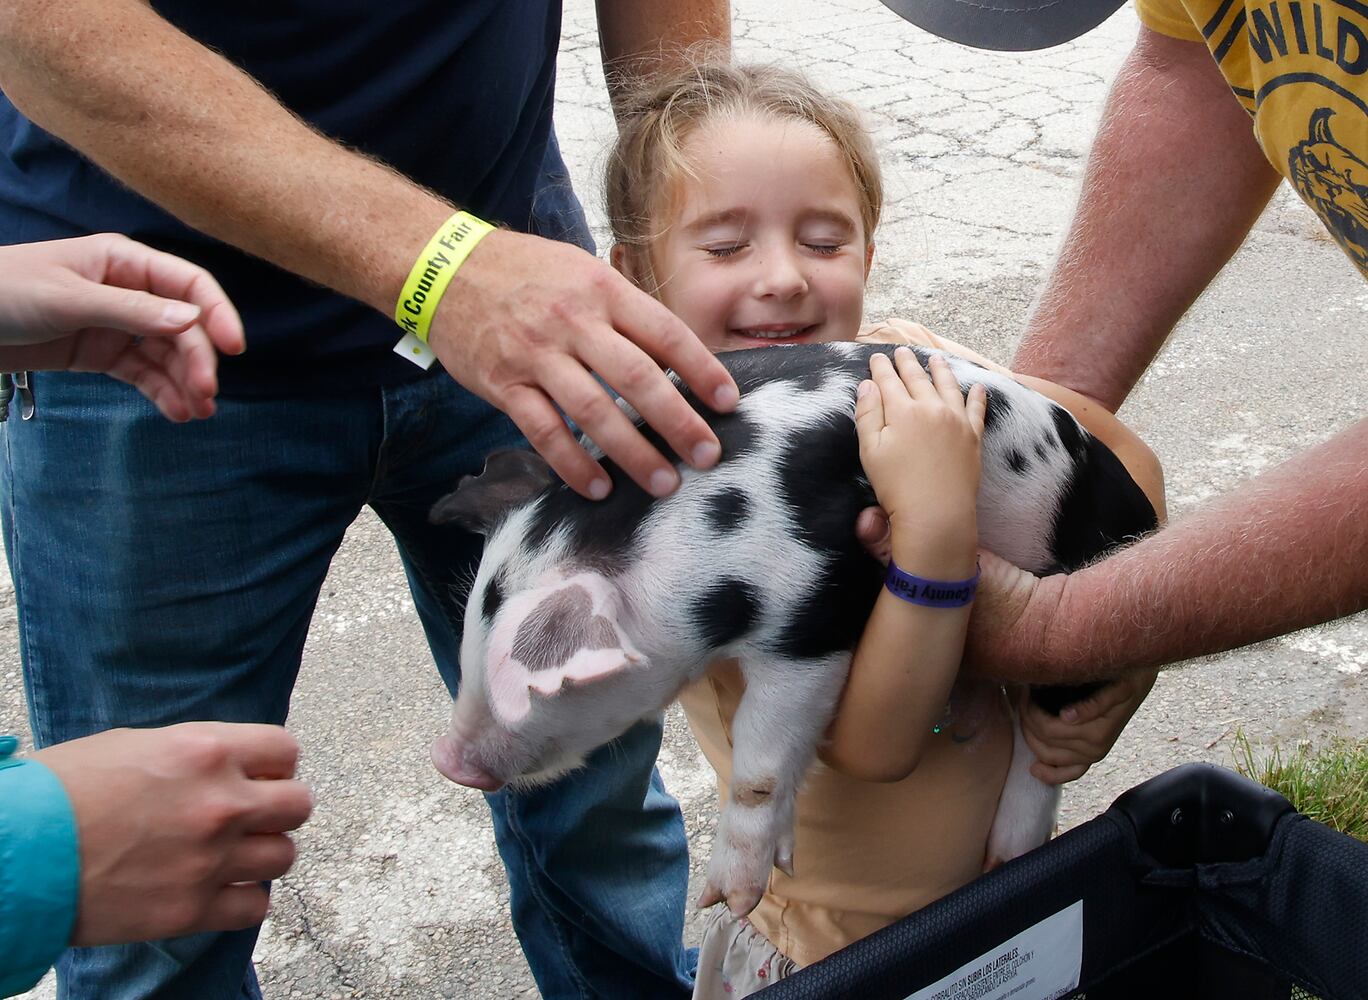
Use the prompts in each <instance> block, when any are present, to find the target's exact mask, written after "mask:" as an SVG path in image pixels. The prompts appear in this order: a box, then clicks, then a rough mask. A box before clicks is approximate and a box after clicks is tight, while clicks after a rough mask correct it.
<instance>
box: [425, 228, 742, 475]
mask: <svg viewBox="0 0 1368 1000" xmlns="http://www.w3.org/2000/svg"><path fill="white" fill-rule="evenodd" d="M428 342H429V344H430V345H431V346H432V349H433V351H434V352H435V353H436V355H437V357H438V359H439V360H440V361H441V362H442V365H443V366H444V367H445V368H446V370H447V371H448V372H449V373H451V375H452V377H454V378H455V379H456V380H457V381H459V382H460V383H461V384H462V385H464V386H465V387H466V388H468V389H470V390H471V391H472V392H474V393H476V394H477V395H479V396H481V397H483V398H484V399H486V400H488V401H489V402H490V403H492V404H493V405H494V406H497V407H498V408H499V409H501V410H503V411H504V412H505V413H507V414H508V415H509V417H511V418H512V420H513V422H514V423H515V424H517V425H518V429H519V430H521V431H522V432H523V434H524V435H525V436H526V437H527V440H528V441H529V442H530V443H531V445H532V447H533V448H535V449H536V450H537V451H538V452H539V453H540V454H541V455H542V457H544V458H545V459H546V460H547V462H548V463H549V464H550V466H551V468H552V469H554V470H555V471H556V473H557V474H559V475H560V477H561V478H562V479H564V480H565V482H566V483H567V484H568V485H569V486H570V487H571V488H572V489H574V490H575V491H576V492H578V493H581V494H583V495H584V496H587V497H591V498H594V499H599V498H601V497H603V496H606V495H607V494H608V491H609V490H610V489H611V483H610V482H609V479H608V477H607V475H605V473H604V471H603V469H602V468H601V467H600V466H599V465H598V463H597V462H596V461H595V460H594V459H593V458H592V457H591V456H590V455H589V453H588V452H586V451H585V450H584V449H583V448H581V447H580V445H579V443H578V442H577V441H576V440H575V437H574V435H572V434H571V432H570V428H569V427H568V426H567V425H566V422H565V420H564V419H563V417H562V416H561V413H562V412H563V413H564V414H565V416H566V417H569V418H570V419H571V420H573V421H574V422H575V423H576V424H577V425H578V426H579V428H580V430H582V431H584V432H585V433H586V434H587V435H588V436H589V438H590V439H591V440H592V441H593V442H594V444H596V445H598V447H599V448H601V449H602V450H603V452H604V453H605V454H606V455H607V456H608V457H609V458H611V459H613V460H614V461H615V462H617V463H618V464H619V465H620V466H621V467H622V469H623V471H625V472H626V473H627V475H628V476H630V477H631V478H632V479H633V480H634V481H635V482H636V483H637V484H638V485H639V486H641V487H642V488H643V489H645V490H647V491H648V492H650V493H652V494H653V495H655V496H665V495H667V494H669V493H671V492H672V491H673V490H674V489H675V488H676V487H677V486H678V485H679V474H678V472H676V471H675V468H674V464H673V462H672V461H670V460H668V459H667V458H666V457H665V456H664V455H662V454H661V452H660V451H659V450H658V449H657V448H656V447H655V446H654V445H653V444H651V443H650V442H649V441H648V440H647V439H646V438H645V437H644V436H643V435H642V434H641V432H640V431H638V430H637V429H636V428H635V427H634V426H633V424H632V422H631V421H630V420H629V419H628V418H627V416H626V415H625V414H624V413H623V412H622V411H621V410H620V409H619V408H618V406H617V404H616V403H615V402H614V401H613V399H612V397H611V396H610V395H609V393H608V392H607V390H605V389H604V387H603V385H602V384H600V383H599V381H598V378H601V379H602V380H603V382H604V383H606V384H607V385H608V386H609V387H611V388H612V389H614V390H615V391H617V392H618V393H619V394H621V396H622V397H623V399H625V400H626V401H627V402H628V403H630V404H632V406H633V407H635V408H636V411H637V412H638V413H640V414H641V416H642V417H643V418H644V419H645V420H646V423H647V424H649V425H650V426H651V427H652V428H654V429H655V430H657V431H659V432H660V436H661V437H662V438H663V439H664V443H665V444H666V445H668V446H669V447H670V448H671V449H673V451H674V452H675V454H677V455H679V456H680V457H681V458H683V459H684V461H686V462H688V463H689V464H690V465H693V466H695V467H697V468H709V467H711V466H712V465H714V464H716V462H717V460H718V458H719V457H720V455H721V446H720V445H719V443H718V441H717V437H716V435H714V434H713V432H712V430H711V429H710V428H709V427H708V425H707V423H706V422H705V421H704V419H703V418H702V417H701V416H699V414H698V413H697V412H696V411H695V410H694V409H693V407H691V406H690V405H689V404H688V403H686V402H685V401H684V399H683V397H682V396H681V395H680V394H679V391H678V390H677V389H676V388H675V386H674V385H673V384H672V383H671V381H670V379H669V377H668V376H666V374H665V372H664V370H663V368H662V366H664V367H668V368H673V369H674V370H675V371H676V372H677V373H678V374H679V376H680V378H681V379H682V380H683V381H684V383H685V384H686V385H688V386H689V387H690V388H692V389H693V391H694V393H695V394H696V395H697V397H698V398H699V399H700V400H701V401H702V402H703V403H704V404H705V405H707V406H709V407H711V408H713V409H715V410H718V411H729V410H731V409H733V408H734V407H735V406H736V403H737V401H738V398H739V397H738V394H737V389H736V384H735V383H734V382H733V381H732V378H731V376H730V375H729V374H728V373H727V370H726V369H725V368H724V367H723V366H722V364H721V362H719V361H718V360H717V358H715V357H714V356H713V355H712V354H711V353H710V352H709V351H708V349H707V348H706V347H704V346H703V344H702V342H701V341H699V339H698V338H697V337H696V336H694V334H693V332H692V331H691V330H690V329H689V328H688V327H687V326H686V325H685V324H684V323H683V321H682V320H680V319H679V318H678V317H677V316H675V315H674V314H673V313H672V312H670V311H669V310H668V309H666V308H665V307H664V306H663V305H661V304H660V303H659V302H657V301H656V300H655V299H653V298H651V297H650V296H649V295H647V294H646V293H645V292H643V291H641V290H640V289H638V288H637V287H636V286H634V285H633V284H632V283H631V282H630V281H628V280H627V279H626V278H624V277H623V276H622V275H621V274H619V273H618V272H617V271H615V270H613V268H611V267H610V266H608V265H607V264H605V263H604V262H602V261H600V260H598V259H597V258H595V257H594V256H593V255H592V254H588V253H585V252H584V251H583V250H581V249H579V248H578V247H574V246H570V245H569V244H566V243H558V242H556V241H553V240H547V239H541V238H540V237H536V236H528V235H524V234H520V233H510V232H505V231H502V230H499V231H495V232H492V233H490V234H489V235H488V236H486V237H485V238H484V239H483V240H482V241H481V243H480V245H479V246H478V247H476V249H475V250H474V251H472V252H471V254H470V257H469V259H468V260H467V261H466V262H465V263H464V264H463V265H462V266H461V269H460V271H458V272H457V273H456V276H455V278H453V279H452V283H451V288H450V289H449V290H448V292H447V295H446V297H445V298H444V299H443V302H442V306H441V308H440V309H439V310H438V312H437V314H436V315H435V316H434V317H433V321H432V328H431V332H430V334H429V337H428ZM595 376H597V377H598V378H596V377H595Z"/></svg>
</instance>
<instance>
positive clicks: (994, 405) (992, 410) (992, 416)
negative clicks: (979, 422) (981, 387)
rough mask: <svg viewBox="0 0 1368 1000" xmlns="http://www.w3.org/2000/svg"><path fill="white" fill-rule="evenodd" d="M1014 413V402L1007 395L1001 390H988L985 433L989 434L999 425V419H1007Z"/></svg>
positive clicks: (984, 423) (984, 421) (984, 418)
mask: <svg viewBox="0 0 1368 1000" xmlns="http://www.w3.org/2000/svg"><path fill="white" fill-rule="evenodd" d="M1011 415H1012V403H1011V401H1010V400H1009V399H1008V398H1007V396H1006V395H1005V394H1003V393H1001V392H994V391H993V390H992V389H989V390H988V409H987V411H986V412H985V413H984V414H983V433H985V434H989V433H991V432H992V430H993V428H994V427H995V426H997V423H998V421H1000V420H1006V419H1007V418H1008V417H1009V416H1011Z"/></svg>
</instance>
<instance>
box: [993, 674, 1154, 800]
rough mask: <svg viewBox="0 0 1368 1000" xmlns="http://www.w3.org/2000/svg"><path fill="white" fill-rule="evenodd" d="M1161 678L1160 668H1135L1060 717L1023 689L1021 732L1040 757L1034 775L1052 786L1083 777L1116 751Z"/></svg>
mask: <svg viewBox="0 0 1368 1000" xmlns="http://www.w3.org/2000/svg"><path fill="white" fill-rule="evenodd" d="M1158 676H1159V671H1158V670H1132V671H1130V672H1129V673H1127V674H1125V675H1124V676H1123V677H1121V678H1119V679H1118V680H1114V681H1111V682H1110V683H1108V684H1106V685H1105V686H1104V687H1101V688H1099V689H1098V690H1097V691H1094V692H1093V693H1092V694H1091V695H1089V696H1088V697H1087V698H1084V699H1083V700H1082V701H1077V702H1074V703H1073V704H1072V705H1067V706H1065V708H1064V709H1063V710H1062V711H1061V712H1060V713H1059V715H1057V716H1056V715H1051V714H1050V713H1049V712H1047V711H1045V710H1044V709H1043V708H1041V707H1040V706H1039V705H1036V704H1034V703H1033V702H1032V701H1031V699H1030V698H1028V697H1026V693H1025V692H1024V691H1023V692H1022V697H1021V701H1020V705H1019V707H1020V711H1021V733H1022V735H1023V736H1024V737H1025V738H1026V743H1027V745H1028V746H1030V748H1031V749H1032V750H1033V751H1035V755H1036V757H1037V758H1038V759H1037V760H1036V762H1035V763H1034V764H1032V765H1031V773H1032V774H1033V775H1035V776H1036V777H1037V778H1039V779H1040V780H1041V781H1043V782H1045V783H1046V784H1047V785H1062V784H1063V783H1064V782H1066V781H1074V780H1075V779H1077V778H1081V777H1082V776H1083V775H1084V774H1086V773H1087V771H1088V768H1090V767H1092V765H1094V764H1096V763H1097V762H1098V761H1099V760H1101V759H1102V758H1103V757H1105V756H1107V754H1108V753H1110V752H1111V748H1112V747H1113V746H1114V745H1115V743H1116V740H1117V737H1119V736H1120V735H1121V730H1123V729H1125V728H1126V724H1127V723H1128V722H1130V720H1131V716H1133V715H1134V714H1135V713H1136V711H1137V710H1139V708H1140V704H1141V702H1143V701H1144V700H1145V697H1146V696H1147V695H1148V694H1149V692H1150V688H1152V687H1154V682H1155V679H1156V678H1157V677H1158Z"/></svg>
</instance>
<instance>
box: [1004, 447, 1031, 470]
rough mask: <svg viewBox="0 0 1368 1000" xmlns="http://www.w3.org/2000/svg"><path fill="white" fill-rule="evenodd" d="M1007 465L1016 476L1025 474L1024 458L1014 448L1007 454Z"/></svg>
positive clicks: (1025, 464) (1025, 463)
mask: <svg viewBox="0 0 1368 1000" xmlns="http://www.w3.org/2000/svg"><path fill="white" fill-rule="evenodd" d="M1007 464H1008V465H1010V466H1011V467H1012V471H1013V472H1015V473H1016V474H1017V475H1018V476H1024V475H1025V474H1026V469H1027V462H1026V456H1025V455H1023V454H1022V453H1021V452H1019V451H1017V450H1016V449H1015V448H1013V449H1012V450H1011V451H1009V452H1008V453H1007Z"/></svg>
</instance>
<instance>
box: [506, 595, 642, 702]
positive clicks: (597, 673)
mask: <svg viewBox="0 0 1368 1000" xmlns="http://www.w3.org/2000/svg"><path fill="white" fill-rule="evenodd" d="M620 606H621V598H620V595H619V593H618V590H617V587H616V586H615V585H614V584H613V582H612V581H611V580H609V579H608V578H607V577H604V576H602V575H601V574H598V573H580V574H578V575H576V576H573V577H570V578H568V579H563V580H558V581H556V582H554V583H552V584H549V585H547V586H544V587H539V588H537V589H536V590H532V591H528V592H526V593H523V594H519V595H517V596H516V597H514V598H512V599H510V600H509V601H507V602H505V604H504V607H503V608H501V609H500V611H499V616H498V621H497V622H496V624H495V626H494V629H493V631H492V632H491V633H490V637H489V663H488V667H489V669H488V676H487V682H488V687H489V700H490V704H491V706H492V707H493V709H494V712H495V714H496V715H497V716H498V717H499V718H500V720H501V721H503V722H504V723H506V724H512V723H516V722H519V721H521V720H522V719H523V718H524V717H525V716H526V715H527V713H528V712H529V711H531V707H532V697H533V696H534V695H535V696H537V697H542V698H554V697H556V696H557V695H559V694H560V693H561V692H563V691H567V690H570V689H572V688H577V687H584V686H586V685H589V684H595V683H599V682H602V681H605V680H607V679H609V678H611V677H613V676H615V675H617V674H620V673H623V672H624V671H627V670H636V669H640V668H641V667H643V666H645V665H646V660H645V657H643V656H642V655H641V653H640V652H638V651H637V649H636V648H635V646H634V645H633V644H632V642H631V641H630V640H629V639H628V638H627V635H626V632H625V630H624V629H623V627H622V623H621V622H620V620H619V608H620Z"/></svg>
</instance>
